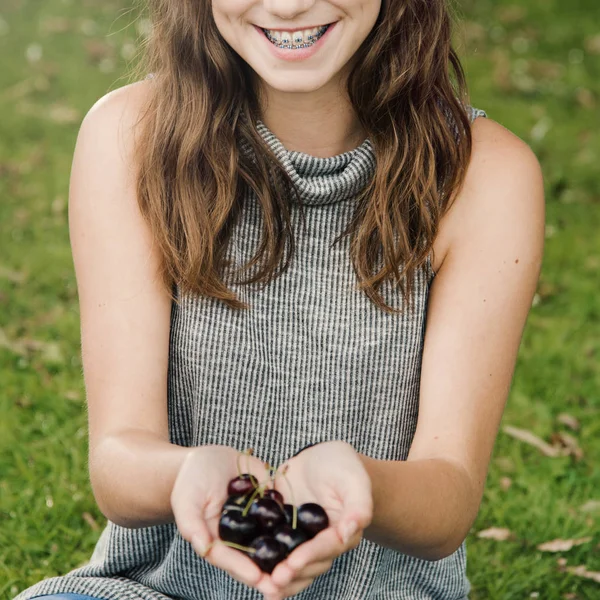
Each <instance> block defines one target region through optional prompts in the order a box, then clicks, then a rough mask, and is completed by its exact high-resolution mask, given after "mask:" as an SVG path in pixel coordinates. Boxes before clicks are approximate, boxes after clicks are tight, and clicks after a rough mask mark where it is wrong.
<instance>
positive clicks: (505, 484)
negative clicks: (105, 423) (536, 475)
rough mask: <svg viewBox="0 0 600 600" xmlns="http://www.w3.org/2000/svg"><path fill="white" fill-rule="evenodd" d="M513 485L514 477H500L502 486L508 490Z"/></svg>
mask: <svg viewBox="0 0 600 600" xmlns="http://www.w3.org/2000/svg"><path fill="white" fill-rule="evenodd" d="M511 485H512V479H511V478H510V477H502V478H501V479H500V488H501V489H502V490H504V491H505V492H506V490H508V489H509V488H510V486H511Z"/></svg>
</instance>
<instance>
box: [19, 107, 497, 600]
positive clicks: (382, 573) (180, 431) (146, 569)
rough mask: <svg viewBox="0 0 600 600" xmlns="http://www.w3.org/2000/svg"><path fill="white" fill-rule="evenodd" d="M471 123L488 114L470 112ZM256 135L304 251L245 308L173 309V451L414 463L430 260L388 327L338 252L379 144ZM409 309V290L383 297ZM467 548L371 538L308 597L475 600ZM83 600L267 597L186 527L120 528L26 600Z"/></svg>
mask: <svg viewBox="0 0 600 600" xmlns="http://www.w3.org/2000/svg"><path fill="white" fill-rule="evenodd" d="M468 108H469V111H470V114H471V120H474V119H475V117H477V116H486V114H485V112H484V111H482V110H478V109H474V108H472V107H468ZM257 129H258V131H259V132H260V134H261V135H262V137H263V138H264V140H265V141H266V142H267V143H268V144H269V146H270V147H271V148H272V149H273V150H274V152H275V153H276V155H277V157H278V159H279V160H280V161H281V163H282V164H283V165H284V167H285V168H286V169H287V171H288V172H289V174H290V176H291V177H292V179H293V181H294V182H295V184H296V185H297V186H298V189H299V191H300V195H301V198H302V203H303V205H304V207H305V208H304V213H305V218H306V227H305V228H303V227H301V226H299V225H301V222H299V221H298V213H299V208H298V206H297V205H294V204H292V219H293V225H294V235H295V238H296V241H297V244H296V254H295V256H294V258H293V260H292V264H291V265H290V267H289V269H288V270H287V271H286V272H285V273H284V274H283V275H281V276H280V277H278V278H276V279H274V280H273V281H272V282H271V283H269V284H268V285H267V286H266V287H265V288H264V289H263V290H260V289H257V288H256V287H249V286H243V285H237V284H234V283H231V284H230V286H231V288H232V289H233V290H235V291H236V292H237V294H238V295H239V297H240V299H241V300H243V301H245V302H247V303H249V304H250V307H251V308H250V309H249V310H245V311H244V310H242V311H235V310H233V309H230V308H228V307H227V306H225V305H224V304H223V303H220V302H218V301H215V300H212V299H198V298H191V297H185V296H184V297H181V298H179V299H180V301H181V304H180V306H177V304H176V303H173V304H172V313H171V336H170V354H169V372H168V412H169V429H170V437H171V441H172V442H173V443H174V444H178V445H181V446H196V445H203V444H225V445H228V446H232V447H234V448H237V449H240V450H243V449H245V448H248V447H251V448H254V450H255V454H256V455H257V456H258V457H260V458H261V459H263V460H265V461H268V462H269V463H270V464H272V465H279V464H281V463H282V462H283V461H284V460H286V459H287V458H289V457H290V456H291V455H292V454H293V453H294V452H296V451H297V450H298V449H299V448H301V447H303V446H305V445H306V444H309V443H311V442H318V441H324V440H345V441H347V442H349V443H350V444H352V446H353V447H354V448H355V449H356V450H357V451H358V452H360V453H363V454H367V455H369V456H371V457H373V458H377V459H386V460H405V459H406V457H407V455H408V451H409V448H410V445H411V441H412V438H413V435H414V432H415V428H416V423H417V413H418V408H419V404H418V399H419V379H420V371H421V356H422V345H423V340H424V333H425V320H426V313H427V298H428V291H429V286H430V284H431V281H432V279H433V277H434V276H435V274H434V272H433V270H432V267H431V260H430V259H429V260H428V261H427V263H426V265H425V267H424V268H422V269H421V270H419V271H417V273H416V274H415V287H414V291H415V302H414V305H413V307H412V309H411V310H408V311H406V312H405V313H404V314H400V315H390V314H387V313H385V312H383V311H382V310H381V309H379V308H377V307H375V306H374V305H373V304H372V303H371V301H370V300H369V299H368V298H367V297H366V295H365V294H364V293H363V292H359V291H357V290H355V289H354V286H355V284H356V283H357V280H356V276H355V273H354V271H353V269H352V264H351V261H350V257H349V247H348V242H349V240H348V238H345V239H344V240H343V241H342V243H341V244H339V245H336V246H334V247H331V243H332V241H333V240H334V238H335V237H336V236H337V235H338V234H339V233H341V231H342V230H343V229H344V227H345V226H346V224H347V222H348V219H349V218H350V217H351V214H352V208H353V203H352V198H353V197H355V195H356V194H357V192H358V191H359V190H360V189H361V188H362V186H364V185H365V184H366V182H367V181H368V179H369V177H370V176H371V174H372V172H373V170H374V168H375V156H374V152H373V147H372V145H371V142H370V140H369V139H366V140H365V141H364V142H363V143H362V144H361V145H360V146H359V147H357V148H355V149H353V150H351V151H349V152H345V153H343V154H339V155H337V156H333V157H330V158H318V157H313V156H311V155H308V154H304V153H302V152H292V151H288V150H286V149H285V147H284V146H283V145H282V143H281V142H280V140H279V139H278V138H277V137H275V135H274V134H273V133H272V132H271V131H269V129H268V128H267V127H266V126H265V125H264V124H263V123H262V122H260V121H259V122H257ZM252 194H253V192H251V191H248V195H247V197H246V204H245V208H244V210H243V212H242V216H241V219H240V222H239V224H238V225H237V228H236V229H235V231H234V234H233V237H232V239H231V243H230V246H229V248H230V250H229V256H230V257H233V258H234V259H235V260H236V262H237V264H242V261H243V262H245V261H247V260H248V259H249V258H250V257H251V256H252V254H253V252H254V250H255V248H256V247H257V244H258V243H259V240H260V234H261V229H260V224H261V218H260V211H259V208H258V202H257V200H256V198H255V197H253V196H252ZM381 293H382V295H383V297H384V298H385V300H386V302H387V303H388V304H390V305H392V306H394V307H397V308H401V307H402V302H401V297H400V292H399V291H397V290H395V289H394V287H393V286H392V285H389V286H387V287H385V286H382V288H381ZM469 590H470V583H469V581H468V579H467V576H466V551H465V543H464V542H463V544H462V545H461V546H460V548H459V549H458V550H457V551H456V552H454V553H453V554H452V555H451V556H448V557H446V558H444V559H442V560H438V561H435V562H432V561H426V560H421V559H418V558H414V557H411V556H408V555H405V554H402V553H400V552H397V551H395V550H392V549H389V548H384V547H382V546H380V545H378V544H375V543H373V542H371V541H369V540H366V539H363V540H362V542H361V543H360V545H359V546H358V547H357V548H356V549H354V550H352V551H350V552H347V553H346V554H343V555H342V556H341V557H338V558H337V559H336V560H335V561H334V563H333V566H332V568H331V569H330V570H329V571H328V572H327V573H325V574H323V575H322V576H321V577H319V578H317V579H316V580H315V581H314V583H313V584H312V585H311V586H310V587H308V588H307V589H306V590H304V591H303V592H301V593H300V594H298V595H297V596H295V598H298V599H301V600H324V599H332V600H333V599H335V600H367V599H368V600H404V599H406V600H408V599H411V600H413V599H416V598H420V599H430V600H466V599H467V596H468V593H469ZM61 592H75V593H80V594H87V595H91V596H97V597H100V598H105V599H106V600H123V599H132V600H134V599H135V600H169V598H178V599H185V600H262V594H260V593H259V592H257V591H256V590H253V589H251V588H248V587H246V586H245V585H243V584H241V583H239V582H237V581H235V580H234V579H233V578H231V577H230V576H229V575H228V574H227V573H225V572H224V571H221V570H219V569H217V568H216V567H213V566H212V565H210V564H209V563H208V562H206V561H204V560H202V559H201V558H200V557H198V556H197V555H196V554H195V553H194V551H193V549H192V547H191V545H190V544H189V543H188V542H186V541H185V540H184V539H183V538H182V537H181V536H180V535H179V533H178V531H177V528H176V526H175V524H174V523H173V524H165V525H159V526H153V527H147V528H141V529H128V528H124V527H120V526H118V525H116V524H114V523H112V522H110V521H109V522H108V524H107V526H106V528H105V529H104V531H103V533H102V535H101V537H100V539H99V540H98V543H97V545H96V548H95V551H94V553H93V555H92V557H91V560H90V561H89V563H88V564H87V565H85V566H83V567H79V568H77V569H75V570H73V571H71V572H69V573H67V574H65V575H63V576H60V577H53V578H50V579H46V580H44V581H41V582H39V583H37V584H36V585H34V586H32V587H30V588H28V589H26V590H24V591H23V592H21V593H20V594H19V595H18V596H17V597H16V600H29V599H30V598H33V597H35V596H39V595H45V594H55V593H61Z"/></svg>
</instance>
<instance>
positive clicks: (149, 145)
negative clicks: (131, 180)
mask: <svg viewBox="0 0 600 600" xmlns="http://www.w3.org/2000/svg"><path fill="white" fill-rule="evenodd" d="M144 4H146V3H144ZM147 7H148V9H149V17H150V22H151V23H152V30H151V33H150V35H149V36H148V37H147V38H146V40H145V42H144V47H143V55H142V60H141V61H139V62H138V64H137V65H136V66H135V67H134V69H133V70H132V75H133V77H134V78H140V77H141V76H143V75H145V74H147V73H152V74H153V75H154V77H153V80H152V81H153V85H152V86H150V87H151V88H152V91H151V93H150V94H149V97H148V99H147V110H146V111H145V112H144V113H143V115H142V117H141V118H140V121H139V123H138V125H139V132H138V134H139V135H137V136H136V137H137V146H136V153H135V156H136V161H137V165H138V167H139V170H138V173H137V193H138V201H139V206H140V210H141V212H142V214H143V216H144V218H145V219H146V220H147V222H148V223H149V225H150V227H151V229H152V233H153V237H154V239H155V241H156V243H158V245H159V247H160V250H161V254H162V257H163V270H162V277H163V281H164V284H165V286H166V288H167V289H169V288H170V289H171V296H172V298H173V300H174V301H176V302H177V301H178V300H177V298H176V296H175V295H174V294H173V285H175V284H176V285H177V286H178V288H179V295H181V294H182V293H190V294H197V295H203V296H206V297H212V298H215V299H218V300H222V301H224V302H225V303H226V304H227V305H228V306H230V307H231V308H250V307H249V306H248V304H246V303H243V302H241V301H240V300H239V299H238V297H237V295H236V294H235V293H234V292H233V291H232V290H231V289H229V288H228V287H227V285H226V283H225V279H224V268H225V267H227V266H229V265H230V261H229V260H227V259H226V250H227V243H228V241H229V239H230V236H231V233H232V230H233V227H234V225H235V223H236V219H237V217H238V215H239V212H240V210H241V208H242V198H243V194H244V190H247V189H248V188H250V189H252V190H253V191H254V193H255V194H256V197H257V199H258V203H259V205H260V207H261V211H262V221H263V230H262V232H263V236H262V238H261V243H260V246H259V248H258V250H257V252H256V254H255V255H254V256H253V257H252V259H251V260H250V261H249V262H248V263H247V264H246V265H243V266H242V267H241V268H240V269H238V270H237V271H236V272H238V273H239V272H244V271H250V269H251V268H252V267H253V266H255V265H259V266H260V269H257V270H256V272H255V273H254V274H253V275H252V276H250V277H248V278H247V279H246V280H245V281H241V282H240V283H243V284H249V283H256V282H258V283H264V284H266V283H268V282H269V281H270V280H271V279H272V278H273V277H276V276H278V275H279V273H283V272H284V271H285V270H287V268H288V266H289V264H290V261H291V259H292V257H293V255H294V237H293V231H292V228H291V224H290V203H291V200H292V198H293V197H294V195H295V194H296V190H295V188H294V184H293V182H292V180H291V179H290V177H289V175H288V174H287V172H286V171H285V169H284V167H283V166H282V165H281V164H280V163H279V162H278V160H277V157H276V156H275V155H274V154H273V153H272V151H270V149H269V148H268V146H267V144H266V143H265V142H264V140H263V139H262V137H261V136H260V133H259V132H258V131H257V130H256V128H255V126H254V123H255V122H256V120H257V119H259V118H261V115H260V109H259V107H260V102H259V100H260V97H259V94H260V90H259V83H258V82H257V81H256V76H255V74H254V73H253V71H252V70H251V68H250V67H249V66H248V65H247V64H246V63H245V61H243V60H242V59H241V58H240V57H239V55H238V54H237V53H236V52H235V51H233V50H232V49H231V48H230V47H229V45H228V44H227V43H226V42H225V41H224V40H223V38H222V36H221V35H220V33H219V31H218V29H217V27H216V25H215V23H214V20H213V17H212V11H211V8H210V1H209V0H177V2H173V1H172V0H148V2H147ZM452 16H453V15H452V13H451V11H450V9H449V7H448V5H447V0H398V1H395V0H382V6H381V11H380V14H379V16H378V19H377V22H376V23H375V25H374V27H373V29H372V31H371V32H370V33H369V36H368V37H367V39H366V40H365V41H364V43H363V44H362V45H361V47H360V48H359V49H358V51H357V55H356V56H355V63H354V68H353V70H352V71H351V73H350V75H349V77H348V81H347V93H348V96H349V99H350V101H351V103H352V106H353V107H354V109H355V111H356V114H357V115H358V118H359V119H360V122H361V124H362V127H363V128H364V130H366V132H367V135H368V137H369V138H370V140H371V142H372V144H373V149H374V152H375V156H376V163H377V168H376V170H375V173H374V176H373V178H372V179H371V180H370V181H369V182H368V184H367V185H366V186H365V188H364V189H363V190H362V192H361V193H360V194H359V195H358V196H357V202H356V208H355V211H354V214H353V217H352V219H351V221H350V222H349V224H348V227H347V228H346V230H345V231H344V232H343V233H342V234H341V235H340V236H339V237H338V238H337V239H336V240H335V243H337V242H338V241H339V240H341V239H342V238H343V237H345V236H350V257H351V261H352V264H353V268H354V271H355V273H356V276H357V280H358V285H357V289H359V290H362V291H364V293H365V294H367V296H368V297H369V298H370V299H371V301H372V302H374V303H375V304H376V305H377V306H378V307H380V308H381V309H383V310H385V311H386V312H389V313H396V312H398V311H397V310H396V309H394V308H393V307H390V306H388V305H387V304H386V303H385V301H384V299H383V297H382V296H381V294H380V293H378V289H379V287H380V285H381V284H382V283H383V282H384V280H386V279H392V280H393V281H394V282H396V284H397V285H398V286H399V288H400V291H401V293H402V300H403V307H406V306H407V305H408V303H409V302H410V301H411V296H412V292H413V277H414V274H415V271H416V269H418V268H420V267H421V266H423V264H424V263H425V262H426V260H427V256H428V254H429V253H430V252H431V250H432V244H433V241H434V239H435V236H436V234H437V231H438V225H439V222H440V218H441V216H443V214H444V213H445V211H446V210H447V209H448V208H449V205H450V203H451V200H452V199H453V198H454V197H455V195H456V192H457V191H458V190H459V189H460V187H461V185H462V183H463V180H464V176H465V172H466V168H467V164H468V161H469V157H470V154H471V133H470V122H469V117H468V114H467V111H466V106H467V105H468V101H469V100H468V92H467V86H466V81H465V75H464V72H463V69H462V66H461V64H460V61H459V58H458V56H457V54H456V52H455V51H454V49H453V47H452V42H451V25H452ZM253 75H254V77H253ZM240 140H243V142H244V143H245V144H246V145H247V146H248V147H249V148H250V149H251V150H252V152H253V155H254V157H255V158H254V160H251V158H250V157H249V156H247V155H246V154H245V153H244V152H243V151H240V145H239V144H240ZM295 197H296V199H298V196H297V195H296V196H295ZM299 204H301V203H299ZM286 247H287V248H288V253H287V256H286V257H285V261H284V262H283V266H281V263H282V257H284V253H285V249H286ZM379 256H381V257H382V258H383V262H382V263H381V264H382V267H381V268H380V269H379V270H378V271H377V272H375V273H373V271H374V269H375V267H376V265H377V261H378V257H379ZM278 266H281V270H280V271H279V272H277V267H278ZM400 266H401V268H402V273H401V272H400V270H399V267H400Z"/></svg>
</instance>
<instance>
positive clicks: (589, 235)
mask: <svg viewBox="0 0 600 600" xmlns="http://www.w3.org/2000/svg"><path fill="white" fill-rule="evenodd" d="M596 2H597V0H579V2H577V3H574V2H573V3H564V2H558V0H526V1H524V2H521V3H519V4H510V3H509V2H508V1H506V0H494V1H493V2H492V1H491V0H477V1H475V0H465V1H464V2H462V3H461V5H460V13H461V14H462V17H463V25H462V27H461V29H460V32H457V40H459V42H460V43H459V52H460V54H461V56H463V60H464V66H465V69H466V72H467V77H468V80H469V83H470V87H471V92H472V99H473V104H474V105H475V106H477V107H479V108H484V109H485V110H486V111H487V112H488V115H489V116H490V117H491V118H493V119H495V120H496V121H498V122H499V123H501V124H503V125H504V126H505V127H507V128H508V129H510V130H511V131H513V132H514V133H516V134H517V135H518V136H519V137H521V138H522V139H523V140H525V141H526V142H527V143H528V144H530V145H531V147H532V148H533V149H534V151H535V152H536V154H537V155H538V157H539V159H540V161H541V163H542V166H543V169H544V174H545V184H546V197H547V223H548V235H547V240H546V253H545V259H544V266H543V270H542V275H541V278H540V284H539V287H538V296H537V298H536V303H535V305H534V307H533V308H532V310H531V313H530V317H529V320H528V323H527V327H526V330H525V334H524V338H523V343H522V346H521V349H520V352H519V359H518V364H517V368H516V371H515V376H514V380H513V386H512V390H511V394H510V398H509V402H508V407H507V410H506V413H505V416H504V420H503V423H504V424H509V425H513V426H516V427H520V428H523V429H528V430H530V431H532V432H534V433H535V434H537V435H538V436H540V437H542V438H544V439H545V440H547V441H548V440H551V436H552V435H553V434H556V433H557V432H569V429H568V428H566V427H565V426H564V425H562V424H560V422H559V421H558V415H559V414H560V413H568V414H570V415H572V416H574V417H576V418H577V419H579V421H580V423H581V427H580V429H579V430H578V431H571V432H570V433H571V434H572V435H574V436H575V437H576V439H577V440H578V443H579V445H580V447H581V448H582V450H583V458H582V459H581V460H575V459H574V457H572V456H566V457H559V458H549V457H546V456H544V455H543V454H542V453H541V452H540V451H539V450H537V449H536V448H533V447H532V446H530V445H527V444H525V443H523V442H519V441H517V440H515V439H513V438H512V437H509V436H508V435H507V434H506V433H504V432H501V433H500V434H499V436H498V441H497V444H496V447H495V451H494V457H493V459H492V464H491V467H490V474H489V478H488V482H487V487H486V491H485V495H484V498H483V502H482V505H481V509H480V513H479V516H478V519H477V521H476V523H475V525H474V527H473V531H472V533H471V534H470V535H469V538H468V542H467V545H468V575H469V578H470V579H471V582H472V584H473V592H472V595H471V599H472V600H481V599H484V598H491V599H513V598H530V597H534V598H535V597H536V594H535V593H536V592H537V593H538V596H537V597H539V598H543V599H550V600H553V599H563V598H564V599H571V600H573V599H584V598H585V599H587V598H589V599H593V598H599V597H600V584H599V583H596V582H594V581H591V580H588V579H585V578H582V577H578V576H576V575H573V574H571V573H568V572H565V571H564V569H562V568H561V566H560V565H559V563H558V562H557V560H558V559H559V558H563V559H566V561H567V563H566V564H567V566H575V565H586V566H587V568H588V569H589V570H591V571H600V553H599V552H598V549H599V547H600V546H599V543H600V535H599V530H600V527H599V526H600V511H596V512H584V511H582V510H581V506H582V505H583V504H584V503H585V502H587V501H589V500H600V472H599V471H598V469H597V468H594V466H595V465H598V464H599V459H600V419H599V418H598V416H599V404H600V374H599V369H598V366H597V365H598V363H599V360H600V323H599V320H600V301H599V300H598V281H599V280H600V278H599V277H598V273H599V271H600V236H599V235H598V232H599V231H600V178H598V175H597V168H596V165H597V164H598V163H599V162H600V133H599V130H600V127H599V125H600V122H599V121H600V119H599V118H598V115H599V111H600V83H599V82H600V37H599V35H600V27H599V23H598V20H597V19H596V20H594V18H593V15H594V14H595V11H596V9H597V4H596ZM1 10H2V12H0V110H1V111H2V116H3V118H2V119H1V120H0V194H1V197H2V202H0V250H1V254H0V256H1V258H0V382H1V389H2V392H1V393H0V598H1V599H4V598H12V597H13V596H14V595H15V594H16V593H17V592H18V591H19V590H21V589H23V588H25V587H27V586H29V585H32V584H33V583H35V582H37V581H39V580H41V579H43V578H46V577H50V576H54V575H59V574H63V573H66V572H67V571H68V570H71V569H72V568H75V567H76V566H78V565H80V564H82V563H84V562H86V561H87V560H88V559H89V557H90V555H91V552H92V549H93V545H94V543H95V541H96V539H97V537H98V535H99V531H100V529H101V528H102V527H103V525H104V522H105V520H104V517H103V516H102V514H101V513H100V511H99V510H98V508H97V507H96V505H95V502H94V499H93V496H92V493H91V489H90V485H89V481H88V473H87V437H86V436H87V432H86V425H87V423H86V418H87V417H86V410H85V396H84V388H83V377H82V370H81V358H80V352H79V309H78V303H77V289H76V282H75V276H74V270H73V265H72V259H71V254H70V247H69V236H68V226H67V212H66V202H67V190H68V177H69V170H70V164H71V158H72V152H73V147H74V143H75V138H76V134H77V130H78V127H79V123H80V121H81V118H82V117H83V115H84V114H85V112H86V111H87V110H88V109H89V107H90V106H91V105H92V104H93V103H94V102H95V101H96V100H97V99H98V98H99V97H100V96H102V95H103V94H104V93H105V92H107V91H108V90H110V89H114V88H115V87H119V86H120V85H123V84H124V83H126V81H125V80H123V79H121V77H122V74H123V73H124V72H125V68H126V66H127V58H128V57H129V56H131V51H132V48H135V43H136V39H137V37H138V32H139V31H140V30H141V28H142V26H143V23H139V22H138V23H136V22H135V13H132V12H130V9H129V8H128V5H126V3H124V2H120V1H117V0H105V1H104V2H102V3H93V2H89V1H88V2H82V3H77V2H74V1H73V0H45V2H43V3H42V2H33V0H15V2H12V3H4V5H3V7H2V9H1ZM506 478H510V483H511V485H510V487H509V488H508V489H506V485H507V484H508V480H507V479H506ZM503 484H504V485H503ZM492 526H493V527H505V528H508V529H510V530H511V531H512V532H513V533H514V538H513V539H511V540H508V541H494V540H487V539H480V538H478V537H477V535H476V533H477V532H478V531H480V530H482V529H486V528H488V527H492ZM584 536H592V540H591V541H590V542H588V543H585V544H582V545H580V546H577V547H575V548H573V549H572V550H570V551H567V552H560V553H548V552H541V551H539V550H537V549H536V546H537V545H538V544H539V543H541V542H544V541H548V540H552V539H554V538H579V537H584Z"/></svg>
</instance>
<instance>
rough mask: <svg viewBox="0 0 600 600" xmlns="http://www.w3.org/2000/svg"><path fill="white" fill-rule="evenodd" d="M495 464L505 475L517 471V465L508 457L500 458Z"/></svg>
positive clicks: (497, 458)
mask: <svg viewBox="0 0 600 600" xmlns="http://www.w3.org/2000/svg"><path fill="white" fill-rule="evenodd" d="M495 463H496V464H497V465H498V468H499V469H500V470H501V471H502V472H504V473H513V472H514V470H515V463H514V462H513V460H512V458H510V457H508V456H498V457H496V459H495Z"/></svg>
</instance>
